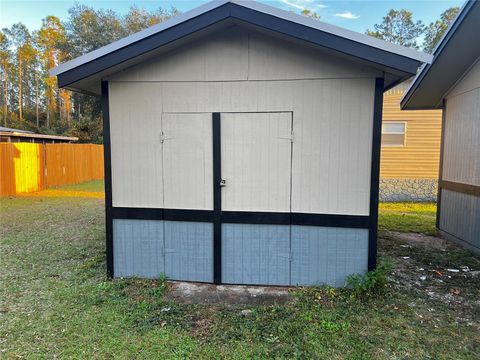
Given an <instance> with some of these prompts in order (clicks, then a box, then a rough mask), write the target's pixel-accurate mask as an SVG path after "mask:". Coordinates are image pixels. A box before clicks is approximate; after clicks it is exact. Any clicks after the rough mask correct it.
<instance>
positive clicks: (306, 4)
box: [281, 0, 328, 10]
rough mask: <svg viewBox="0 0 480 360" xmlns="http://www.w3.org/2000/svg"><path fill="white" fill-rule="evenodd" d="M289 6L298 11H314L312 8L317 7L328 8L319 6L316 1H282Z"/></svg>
mask: <svg viewBox="0 0 480 360" xmlns="http://www.w3.org/2000/svg"><path fill="white" fill-rule="evenodd" d="M281 1H282V3H284V4H285V5H287V6H290V7H292V8H294V9H297V10H305V9H310V10H311V9H312V7H317V8H319V9H323V8H326V7H328V6H327V5H323V4H317V3H316V0H281Z"/></svg>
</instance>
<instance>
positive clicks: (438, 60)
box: [402, 1, 480, 250]
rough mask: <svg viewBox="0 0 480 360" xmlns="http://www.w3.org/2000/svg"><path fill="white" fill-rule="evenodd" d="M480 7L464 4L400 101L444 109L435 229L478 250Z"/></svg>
mask: <svg viewBox="0 0 480 360" xmlns="http://www.w3.org/2000/svg"><path fill="white" fill-rule="evenodd" d="M479 31H480V2H478V1H467V2H466V3H465V5H464V6H463V8H462V9H461V11H460V12H459V14H458V15H457V17H456V19H455V20H454V21H453V23H452V24H451V26H450V28H449V29H448V31H447V32H446V34H445V36H444V37H443V38H442V39H441V41H440V42H439V44H438V45H437V47H436V48H435V50H434V53H433V55H434V57H433V61H432V63H431V64H428V65H426V66H424V67H423V68H422V70H421V71H420V72H419V74H418V75H417V77H416V78H415V80H414V82H413V83H412V85H411V86H410V88H409V89H408V91H407V92H406V94H405V96H404V97H403V99H402V107H403V109H443V120H442V123H443V124H442V140H441V151H440V178H439V191H438V200H437V206H438V208H437V227H438V228H439V229H440V232H441V234H442V235H444V236H445V237H447V238H450V239H452V240H455V241H458V242H460V243H461V244H463V245H466V246H467V247H470V248H473V249H476V250H480V41H479V40H478V33H479Z"/></svg>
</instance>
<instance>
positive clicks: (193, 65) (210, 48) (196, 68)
mask: <svg viewBox="0 0 480 360" xmlns="http://www.w3.org/2000/svg"><path fill="white" fill-rule="evenodd" d="M247 76H248V33H247V32H246V31H244V30H242V29H241V28H240V27H238V26H235V27H231V28H230V29H229V30H228V31H223V32H220V33H216V34H214V35H211V36H207V37H205V38H202V39H199V40H196V41H194V42H191V43H188V44H187V45H183V46H181V47H179V48H177V49H174V50H172V51H170V52H168V53H166V54H162V55H159V58H155V59H152V60H149V61H147V62H145V63H142V64H140V65H136V66H133V67H131V68H128V69H126V70H124V71H122V72H120V73H118V74H115V75H113V76H111V77H110V80H115V81H222V80H247Z"/></svg>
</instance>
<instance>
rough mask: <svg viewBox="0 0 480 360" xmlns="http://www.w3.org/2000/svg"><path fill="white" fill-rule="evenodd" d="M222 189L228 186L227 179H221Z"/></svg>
mask: <svg viewBox="0 0 480 360" xmlns="http://www.w3.org/2000/svg"><path fill="white" fill-rule="evenodd" d="M219 185H220V187H224V186H227V179H225V178H221V179H220V183H219Z"/></svg>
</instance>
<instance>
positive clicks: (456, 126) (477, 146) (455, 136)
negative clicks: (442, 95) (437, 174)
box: [442, 72, 480, 205]
mask: <svg viewBox="0 0 480 360" xmlns="http://www.w3.org/2000/svg"><path fill="white" fill-rule="evenodd" d="M474 75H476V73H475V74H474ZM478 76H480V72H479V73H478ZM479 154H480V88H476V89H472V90H470V91H467V92H463V93H461V94H459V95H456V96H451V97H448V98H447V102H446V117H445V140H444V147H443V174H442V175H443V176H442V178H443V180H448V181H453V182H458V183H465V184H471V185H480V155H479ZM442 205H443V204H442Z"/></svg>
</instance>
